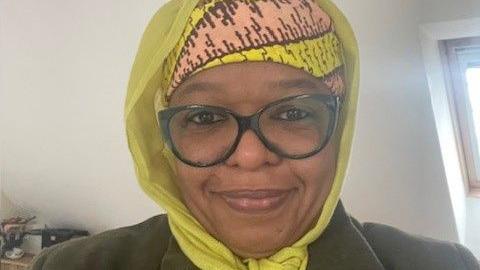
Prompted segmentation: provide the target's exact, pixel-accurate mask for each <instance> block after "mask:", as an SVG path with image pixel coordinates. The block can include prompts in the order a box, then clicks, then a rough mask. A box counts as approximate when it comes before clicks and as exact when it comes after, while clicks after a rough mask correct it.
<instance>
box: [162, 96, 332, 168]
mask: <svg viewBox="0 0 480 270" xmlns="http://www.w3.org/2000/svg"><path fill="white" fill-rule="evenodd" d="M333 117H334V113H333V112H332V110H331V109H329V108H328V106H327V104H326V103H325V102H323V101H322V100H318V99H315V98H310V97H307V98H299V99H291V100H286V101H284V102H281V103H278V104H275V105H273V106H269V107H267V108H266V109H265V110H263V111H262V112H261V114H260V116H259V119H258V125H259V131H260V133H261V134H262V135H263V137H264V139H262V138H260V139H262V140H264V143H266V144H267V145H270V146H272V147H271V148H272V149H278V150H279V151H281V152H282V154H283V155H286V156H298V155H304V154H308V153H310V152H313V151H315V150H316V149H318V148H319V147H321V146H322V145H323V144H324V142H325V140H327V139H328V138H327V137H328V135H329V134H328V133H329V126H330V125H331V121H332V118H333ZM169 130H170V137H171V141H172V144H173V145H174V147H175V148H176V151H177V152H178V154H179V155H180V156H181V157H182V158H183V159H184V160H187V161H189V162H190V163H193V164H198V165H206V164H212V163H215V162H216V161H218V160H221V159H223V158H225V156H226V155H227V154H229V153H230V152H231V150H232V147H234V145H235V143H236V140H237V136H238V133H239V131H240V128H239V123H238V121H237V120H236V118H235V116H234V115H232V114H231V113H230V112H228V111H226V110H223V109H221V108H216V107H208V106H203V107H198V108H186V109H184V110H181V111H179V112H177V113H176V114H175V115H173V116H172V118H171V119H170V122H169ZM265 140H266V141H265Z"/></svg>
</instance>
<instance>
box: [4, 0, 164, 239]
mask: <svg viewBox="0 0 480 270" xmlns="http://www.w3.org/2000/svg"><path fill="white" fill-rule="evenodd" d="M0 3H1V6H0V20H1V24H0V25H1V26H0V27H1V28H0V31H1V38H0V39H1V41H2V42H1V45H0V46H1V49H0V53H1V55H0V59H2V60H1V65H2V73H1V75H0V76H1V77H0V83H1V85H0V88H1V89H2V92H3V97H2V99H1V100H0V102H1V104H0V108H1V110H2V111H1V115H2V122H1V126H0V128H1V136H2V142H3V151H4V153H3V155H2V156H4V157H5V158H4V160H3V163H2V164H1V167H2V169H3V170H4V179H2V181H3V184H2V186H3V189H4V191H5V194H6V196H8V197H9V198H10V199H11V200H12V201H13V203H15V204H19V205H20V206H21V207H22V208H25V209H32V211H33V212H38V213H37V214H42V215H44V216H45V217H46V220H47V221H48V222H50V223H51V224H52V225H54V226H73V227H82V228H87V229H89V230H92V231H94V232H96V231H100V230H105V229H108V228H112V227H116V226H120V225H125V224H130V223H136V222H139V221H140V220H142V219H145V218H147V217H149V216H151V215H153V214H156V213H158V212H159V211H160V210H159V209H158V207H157V206H156V205H154V203H153V202H151V201H150V200H149V199H148V198H146V196H144V194H143V193H142V192H141V190H140V188H139V187H138V185H137V183H136V180H135V177H134V172H133V166H132V163H131V160H130V155H129V153H128V149H127V145H126V140H125V134H124V133H125V132H124V129H123V112H122V109H123V102H124V94H125V92H126V84H127V80H128V75H129V71H130V68H131V63H132V61H133V57H134V54H135V51H136V48H137V45H138V43H139V39H140V36H141V32H142V31H143V28H144V26H145V25H146V23H147V22H148V19H149V17H150V16H151V15H152V14H153V13H154V11H155V10H156V8H157V7H158V6H159V5H160V4H161V1H142V4H141V5H139V4H138V1H133V0H132V1H120V2H119V1H113V0H111V1H73V0H50V1H29V0H6V1H0Z"/></svg>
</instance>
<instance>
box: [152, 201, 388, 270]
mask: <svg viewBox="0 0 480 270" xmlns="http://www.w3.org/2000/svg"><path fill="white" fill-rule="evenodd" d="M308 256H309V259H308V266H307V270H317V269H329V270H353V269H355V270H364V269H365V270H367V269H368V270H385V269H384V267H383V266H382V264H381V262H380V260H379V259H378V258H377V256H376V255H375V253H374V252H373V250H372V248H371V247H370V245H369V244H368V242H367V240H366V239H365V238H364V237H363V235H362V233H361V226H358V225H356V224H355V221H354V220H353V219H352V218H350V217H349V216H348V215H347V213H346V212H345V209H344V207H343V205H342V203H341V202H339V203H338V205H337V208H336V209H335V212H334V214H333V217H332V219H331V221H330V224H329V225H328V227H327V228H326V230H325V232H323V234H322V235H321V236H320V237H319V238H318V239H317V240H315V241H314V242H313V243H312V244H310V245H309V247H308ZM160 269H164V270H170V269H175V270H197V269H198V268H197V267H196V266H195V265H194V264H193V263H192V262H191V261H190V260H189V259H188V258H187V257H186V256H185V254H184V253H183V252H182V251H181V249H180V247H179V246H178V243H177V241H175V238H174V237H173V235H172V236H171V237H170V240H169V243H168V248H167V251H166V252H165V255H164V257H163V259H162V264H161V268H160Z"/></svg>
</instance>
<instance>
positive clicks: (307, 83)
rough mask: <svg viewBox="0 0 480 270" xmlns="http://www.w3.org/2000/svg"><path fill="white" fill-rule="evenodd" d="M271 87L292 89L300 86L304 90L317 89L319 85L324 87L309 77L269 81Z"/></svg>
mask: <svg viewBox="0 0 480 270" xmlns="http://www.w3.org/2000/svg"><path fill="white" fill-rule="evenodd" d="M269 85H270V86H271V87H272V88H277V89H278V88H279V89H292V88H297V89H298V88H300V89H304V90H318V89H319V88H320V87H321V88H325V86H324V85H323V84H320V83H315V82H314V81H313V80H311V79H303V78H302V79H290V80H280V81H275V82H271V83H270V84H269Z"/></svg>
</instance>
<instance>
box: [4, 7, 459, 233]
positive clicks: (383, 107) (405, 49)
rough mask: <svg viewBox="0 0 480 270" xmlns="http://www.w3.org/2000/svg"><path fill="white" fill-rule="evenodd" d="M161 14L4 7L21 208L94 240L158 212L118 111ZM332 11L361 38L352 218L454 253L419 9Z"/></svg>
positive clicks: (8, 114) (13, 172)
mask: <svg viewBox="0 0 480 270" xmlns="http://www.w3.org/2000/svg"><path fill="white" fill-rule="evenodd" d="M435 1H437V0H435ZM162 2H163V1H161V0H157V1H154V0H143V1H138V0H124V1H113V0H103V1H93V0H85V1H73V0H45V1H40V2H39V1H32V0H3V1H0V31H1V32H0V39H1V41H2V42H1V43H0V46H1V47H0V59H2V60H1V62H0V64H1V65H2V68H3V70H2V72H1V74H0V76H1V77H0V89H1V90H2V91H3V92H4V93H3V97H2V98H1V99H0V110H1V111H0V113H1V115H2V122H0V124H1V125H0V128H1V132H0V134H1V136H2V141H3V143H4V145H3V151H4V155H5V157H7V158H5V159H4V160H3V163H2V164H0V166H1V168H2V169H3V170H4V175H5V176H4V179H3V184H2V188H3V189H4V191H5V194H6V195H7V196H8V197H9V198H10V199H11V200H12V201H13V202H14V203H15V204H18V205H21V206H22V207H23V208H27V209H32V211H34V212H37V213H39V214H41V215H42V216H45V219H46V220H47V222H49V223H51V224H52V225H54V226H73V227H80V228H87V229H89V230H92V231H93V232H98V231H101V230H105V229H107V228H112V227H117V226H122V225H126V224H131V223H136V222H139V221H141V220H142V219H145V218H147V217H148V216H151V215H154V214H156V213H158V212H159V211H160V210H159V209H158V207H157V206H156V205H154V204H153V203H152V202H151V201H150V200H149V199H148V198H146V196H144V195H143V194H142V192H141V191H140V189H139V187H138V186H137V184H136V180H135V177H134V173H133V168H132V164H131V160H130V156H129V154H128V150H127V146H126V141H125V136H124V131H123V123H122V105H123V99H124V94H125V88H126V83H127V79H128V73H129V70H130V67H131V63H132V61H133V57H134V53H135V50H136V47H137V44H138V42H139V38H140V35H141V32H142V30H143V28H144V26H145V24H146V23H147V21H148V19H149V18H150V16H151V15H152V14H153V12H154V11H155V10H156V8H157V7H159V6H160V5H161V3H162ZM335 2H336V3H338V5H339V7H341V8H342V9H343V10H344V11H345V13H346V15H347V17H348V18H350V20H351V22H352V24H353V26H354V29H355V31H356V33H357V35H358V40H359V42H360V50H361V63H362V71H361V76H362V83H361V95H360V104H359V113H358V117H359V118H358V128H357V131H356V137H355V141H354V149H353V154H352V163H351V167H350V170H349V174H348V179H347V181H346V186H345V189H344V193H343V194H344V195H343V197H344V201H345V204H346V206H347V209H349V210H350V211H351V212H352V213H353V214H354V215H355V216H357V217H358V218H359V219H360V220H362V221H367V220H371V221H379V222H383V223H387V224H392V225H395V226H397V227H399V228H401V229H404V230H407V231H409V232H413V233H418V234H423V235H427V236H432V237H436V238H441V239H447V240H456V239H457V234H456V231H455V223H454V219H453V212H452V207H451V205H450V201H449V197H448V196H449V195H448V190H447V184H446V180H445V176H444V173H443V169H442V162H441V157H440V151H439V147H438V140H437V136H436V133H435V128H434V122H433V115H432V111H431V106H430V99H429V96H428V88H427V83H426V79H425V72H424V68H423V63H422V58H421V50H420V43H419V40H418V23H419V22H420V21H422V20H421V15H422V7H423V6H422V5H421V3H420V2H419V1H415V0H403V1H382V0H363V1H357V0H337V1H335ZM445 2H446V1H445ZM457 2H458V1H455V3H457ZM451 3H453V0H452V1H451Z"/></svg>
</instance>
